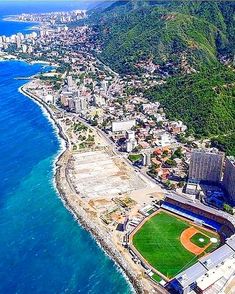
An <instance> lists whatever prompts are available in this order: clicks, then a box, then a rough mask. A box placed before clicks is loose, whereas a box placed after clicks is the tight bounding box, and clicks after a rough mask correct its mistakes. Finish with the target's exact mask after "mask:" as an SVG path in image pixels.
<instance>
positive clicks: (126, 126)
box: [112, 119, 136, 132]
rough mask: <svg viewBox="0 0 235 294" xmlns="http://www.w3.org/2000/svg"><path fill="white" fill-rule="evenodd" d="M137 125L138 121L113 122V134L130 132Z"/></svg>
mask: <svg viewBox="0 0 235 294" xmlns="http://www.w3.org/2000/svg"><path fill="white" fill-rule="evenodd" d="M135 125H136V120H135V119H133V120H125V121H113V122H112V132H123V131H129V130H131V128H132V127H134V126H135Z"/></svg>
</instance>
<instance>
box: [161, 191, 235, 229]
mask: <svg viewBox="0 0 235 294" xmlns="http://www.w3.org/2000/svg"><path fill="white" fill-rule="evenodd" d="M166 196H167V197H169V198H171V199H174V200H176V201H178V202H181V203H185V204H188V205H191V206H193V207H196V208H199V209H201V210H204V211H207V212H209V213H212V214H215V215H218V216H220V217H223V218H225V219H227V220H229V221H230V222H231V223H232V224H233V225H234V226H235V217H234V216H232V215H230V214H228V213H226V212H224V211H221V210H217V209H214V208H212V207H209V206H207V205H204V204H203V203H201V202H200V201H199V200H194V201H193V200H191V199H190V198H188V197H183V196H181V195H178V194H176V193H172V192H167V193H166Z"/></svg>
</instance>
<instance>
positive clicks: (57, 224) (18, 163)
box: [0, 1, 132, 294]
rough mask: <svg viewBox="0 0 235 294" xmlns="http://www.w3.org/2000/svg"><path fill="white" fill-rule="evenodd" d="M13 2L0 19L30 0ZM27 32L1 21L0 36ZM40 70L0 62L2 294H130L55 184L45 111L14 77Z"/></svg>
mask: <svg viewBox="0 0 235 294" xmlns="http://www.w3.org/2000/svg"><path fill="white" fill-rule="evenodd" d="M5 2H6V1H5ZM58 3H59V8H58V9H61V10H63V5H62V2H58ZM17 5H19V6H20V7H21V8H20V9H19V8H17ZM17 5H15V6H14V5H9V6H8V4H7V3H3V2H2V3H1V4H0V14H1V17H0V19H1V18H2V17H4V16H5V15H8V14H16V13H18V12H30V11H29V10H30V7H29V6H30V5H26V4H25V3H24V4H20V3H18V2H17ZM37 5H38V6H37ZM43 5H44V6H43ZM67 6H68V3H66V4H65V6H64V10H65V9H66V7H67ZM4 7H5V8H4ZM33 7H34V9H35V10H37V11H49V10H52V8H54V9H55V4H54V5H53V7H52V6H50V7H49V6H48V5H47V4H46V5H45V2H44V4H43V3H42V2H40V3H37V2H34V4H33ZM78 8H79V7H78ZM43 9H44V10H43ZM32 12H36V11H34V10H33V9H32ZM28 29H29V24H27V23H17V22H15V23H11V22H9V23H8V22H4V21H2V20H1V21H0V35H3V34H5V35H9V34H13V33H17V32H19V31H21V32H24V33H26V32H27V31H28ZM42 70H45V68H44V66H43V65H40V64H35V65H29V64H27V63H24V62H19V61H6V62H0V130H1V132H0V134H1V136H0V179H1V180H0V240H1V245H0V249H1V250H0V293H4V294H11V293H18V294H21V293H22V294H26V293H43V294H47V293H91V294H92V293H97V294H99V293H102V294H106V293H107V294H109V293H110V294H111V293H115V294H116V293H117V294H118V293H120V294H125V293H131V292H132V290H131V287H130V285H129V283H128V282H127V281H126V279H125V278H124V276H123V274H122V273H121V272H120V271H119V270H118V268H117V266H116V265H115V264H114V262H113V261H112V260H110V259H109V258H108V257H107V256H106V255H105V253H104V252H103V251H102V250H101V249H100V247H99V246H98V245H97V244H96V242H95V240H94V239H93V238H92V237H91V236H90V234H89V233H88V232H87V231H85V230H84V229H83V228H82V227H81V226H80V225H79V224H78V223H77V222H76V221H75V220H74V218H73V216H72V215H71V214H70V213H69V211H67V209H66V208H65V207H64V206H63V204H62V201H61V200H60V198H59V197H58V194H57V192H56V190H55V188H54V185H53V172H54V171H53V166H54V164H53V163H54V161H55V158H56V156H57V155H58V154H59V150H60V148H61V142H60V140H59V139H58V136H57V133H56V130H55V128H54V126H53V124H52V122H50V121H49V120H48V118H47V116H46V115H45V113H44V112H43V110H42V109H41V108H40V107H39V106H38V105H37V104H36V103H34V102H33V101H32V100H30V99H29V98H27V97H25V96H23V95H22V94H20V93H19V92H18V88H19V87H20V86H21V85H22V84H24V81H22V80H16V79H15V78H16V77H18V76H30V75H32V74H35V73H38V72H40V71H42Z"/></svg>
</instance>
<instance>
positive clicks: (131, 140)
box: [126, 131, 138, 152]
mask: <svg viewBox="0 0 235 294" xmlns="http://www.w3.org/2000/svg"><path fill="white" fill-rule="evenodd" d="M137 145H138V144H137V141H136V139H135V132H134V131H127V141H126V151H127V152H132V150H133V149H134V148H135V147H136V146H137Z"/></svg>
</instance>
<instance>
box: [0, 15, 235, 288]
mask: <svg viewBox="0 0 235 294" xmlns="http://www.w3.org/2000/svg"><path fill="white" fill-rule="evenodd" d="M86 17H87V16H86V12H85V11H83V10H77V11H71V12H66V13H65V12H64V13H62V12H60V13H42V14H22V15H19V16H16V17H14V18H13V19H14V20H17V21H23V22H27V21H30V22H35V23H39V25H38V24H37V30H36V31H35V32H31V33H29V34H23V33H17V34H15V35H12V36H10V37H6V36H0V58H1V60H25V61H27V62H29V63H32V64H33V63H43V64H44V65H45V66H49V67H50V70H49V71H47V72H45V73H40V74H36V75H33V76H31V77H30V80H29V81H28V82H27V83H26V84H25V85H23V86H21V87H20V91H21V93H23V94H25V95H26V96H28V97H30V98H32V99H33V100H36V101H37V102H39V103H40V104H41V105H42V106H43V107H44V108H45V109H46V110H47V112H48V113H49V115H50V116H51V118H52V119H53V120H54V122H55V124H56V125H57V127H58V129H59V133H60V136H61V137H62V138H63V139H64V140H65V142H66V149H65V150H64V152H63V153H62V155H61V156H60V158H59V159H58V161H57V163H56V166H57V169H56V175H55V178H56V182H57V183H56V184H57V188H58V190H59V192H60V194H61V197H62V198H63V199H64V201H65V203H66V205H67V206H68V207H69V208H70V209H71V210H72V211H73V213H74V214H75V215H76V216H77V217H78V219H79V220H80V222H81V223H82V224H83V225H84V226H85V227H86V228H87V229H88V230H89V231H90V232H92V234H93V235H94V236H95V237H96V238H97V240H98V241H99V242H100V243H101V245H102V246H103V247H104V248H105V250H107V252H108V254H109V255H110V256H111V257H112V258H113V259H114V260H115V261H116V262H117V263H118V264H119V265H120V267H121V268H122V269H123V270H124V271H125V273H126V275H127V276H128V278H129V279H130V280H131V281H132V282H133V284H134V287H135V289H136V290H137V291H139V292H140V293H168V292H167V291H169V292H170V293H208V294H209V293H229V292H221V291H222V289H224V287H225V288H226V287H227V288H229V287H231V285H233V283H234V274H235V266H234V265H235V218H234V216H233V214H234V208H233V207H234V203H235V158H234V157H232V156H226V154H225V153H224V152H221V151H219V150H218V149H216V148H215V147H213V146H212V145H211V143H210V141H209V140H208V139H204V140H203V139H201V140H199V139H196V138H195V137H193V136H192V135H190V134H188V133H187V130H188V126H187V125H185V124H184V123H183V122H182V121H181V120H170V119H169V118H168V117H167V115H166V113H165V110H164V108H163V107H162V106H161V103H160V102H158V101H152V100H150V99H149V98H148V97H147V95H146V90H147V89H149V88H150V87H153V86H154V85H163V84H164V83H166V80H167V79H168V78H169V77H170V76H171V73H170V71H168V70H167V68H164V70H163V69H162V68H161V67H158V66H156V65H155V64H154V62H153V61H152V60H148V61H146V62H142V63H139V64H138V65H137V67H138V68H143V69H144V71H143V73H141V74H140V75H134V74H129V75H120V74H118V73H116V72H114V71H113V70H112V69H111V68H110V67H109V66H107V65H105V64H104V63H102V62H101V61H100V60H99V59H98V58H97V52H100V51H102V44H100V43H99V42H98V43H96V42H94V40H95V38H96V31H95V30H94V29H92V28H91V27H89V26H88V25H82V26H77V25H75V24H77V22H78V21H80V20H82V19H84V18H86ZM11 19H12V18H11ZM182 67H183V68H184V70H185V72H187V73H191V72H195V69H194V68H191V67H190V66H189V65H188V64H187V63H186V62H185V63H183V64H182ZM28 78H29V77H24V76H19V79H23V80H24V79H26V80H27V79H28ZM164 214H165V215H168V217H169V216H171V217H172V222H173V221H174V222H176V223H177V221H180V220H181V221H182V219H183V220H184V219H186V220H187V222H188V223H187V226H188V227H189V228H190V227H191V228H192V227H193V228H194V229H195V233H194V234H193V235H192V236H191V237H193V236H194V235H196V234H201V236H204V237H203V238H206V237H208V240H209V241H208V246H209V247H208V246H207V245H205V247H203V246H200V244H199V243H200V242H202V243H203V242H204V239H203V238H199V241H200V240H201V241H200V242H199V241H197V242H199V243H194V245H195V244H196V245H197V246H196V245H195V246H196V247H197V248H196V249H197V250H198V249H199V248H203V250H202V251H201V250H199V251H200V254H196V253H195V252H197V251H195V252H194V251H191V253H193V252H194V253H195V256H196V259H195V260H194V261H193V262H191V261H188V260H187V264H188V266H186V267H185V264H184V262H185V260H184V261H182V262H183V263H182V265H179V269H180V270H178V271H175V272H174V271H172V273H170V274H169V273H168V272H167V271H166V270H164V267H163V264H158V263H156V264H153V262H152V261H151V258H152V257H151V256H148V255H147V254H146V252H145V249H143V248H142V247H141V246H140V245H139V244H138V238H137V237H138V234H140V233H141V230H142V229H144V227H145V225H146V226H147V224H148V221H149V220H150V219H151V218H152V219H154V218H155V217H156V218H157V217H160V216H161V215H164ZM169 221H170V220H169ZM162 230H164V229H162ZM181 236H182V235H181ZM141 238H142V237H141ZM159 238H160V235H159ZM187 238H188V240H186V241H190V240H192V239H190V240H189V237H187ZM213 240H214V244H215V245H213ZM141 242H142V241H141ZM146 242H147V241H146ZM190 242H191V243H192V244H193V242H192V241H190ZM183 246H184V245H183ZM185 246H186V245H185ZM185 246H184V247H185ZM210 246H211V247H210ZM207 249H208V251H206V250H207ZM182 254H183V253H182ZM159 259H160V258H159ZM172 262H173V261H172V260H171V261H169V267H172V266H174V263H173V265H172ZM227 288H226V289H227ZM144 291H145V292H144ZM154 291H155V292H154ZM174 291H176V292H174ZM193 291H194V292H193Z"/></svg>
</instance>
